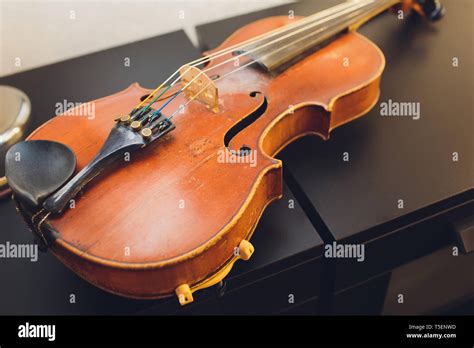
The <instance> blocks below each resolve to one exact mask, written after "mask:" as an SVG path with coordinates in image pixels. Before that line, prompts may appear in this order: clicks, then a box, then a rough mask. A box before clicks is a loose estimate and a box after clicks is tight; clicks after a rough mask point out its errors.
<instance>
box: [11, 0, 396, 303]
mask: <svg viewBox="0 0 474 348" xmlns="http://www.w3.org/2000/svg"><path fill="white" fill-rule="evenodd" d="M364 1H365V0H364ZM364 1H362V2H349V3H346V4H345V5H341V7H340V9H339V11H342V10H343V9H346V12H347V13H352V12H350V11H349V10H347V9H348V7H347V6H355V5H353V4H354V3H362V4H365V5H364V6H366V5H367V6H368V5H370V6H372V7H370V8H369V7H368V8H365V7H361V8H360V9H361V11H362V10H363V11H362V12H360V11H359V12H360V13H359V14H358V15H364V17H356V16H355V17H354V18H352V19H353V21H347V18H346V17H344V20H345V21H344V22H342V19H341V17H337V16H336V14H337V12H336V11H335V10H334V14H332V13H331V12H328V15H327V16H329V15H330V14H331V15H332V16H333V17H331V20H332V21H334V20H336V19H338V18H339V21H338V22H336V23H334V25H341V24H344V28H346V29H347V28H349V26H350V25H351V24H353V23H355V20H358V21H360V20H361V18H366V16H367V15H369V16H371V15H372V14H373V15H375V14H377V13H378V12H380V11H375V10H376V8H374V7H373V6H374V5H373V2H371V1H365V2H364ZM396 2H397V1H381V2H380V3H379V5H378V6H384V7H383V9H386V8H388V7H390V6H391V5H393V4H394V3H396ZM351 4H352V5H351ZM389 5H390V6H389ZM320 18H324V17H320ZM327 18H328V17H327ZM301 21H304V19H302V20H301ZM297 22H298V21H297V20H296V19H289V18H288V17H287V16H284V17H283V16H282V17H272V18H267V19H262V20H259V21H257V22H254V23H251V24H249V25H247V26H245V27H243V28H241V29H239V30H238V31H237V32H235V33H234V34H233V35H231V36H230V37H229V38H228V39H227V40H226V41H225V42H224V43H223V44H222V45H221V46H220V47H218V48H216V49H215V50H212V51H209V52H206V55H207V57H209V59H208V61H205V63H207V64H205V65H204V66H203V67H201V69H203V70H204V71H211V70H212V72H209V73H207V76H209V77H210V79H212V80H214V83H215V87H216V88H217V91H218V109H217V110H212V109H211V108H209V107H207V106H206V105H205V104H204V103H202V102H199V101H198V100H194V101H191V102H189V99H190V95H189V94H186V93H180V91H181V89H182V87H183V86H182V85H179V84H176V85H174V86H172V87H170V88H169V90H168V91H167V92H166V94H164V96H163V97H162V98H160V99H159V100H158V101H157V102H155V103H152V105H151V106H152V107H153V110H157V109H158V108H161V107H162V106H163V105H164V104H165V103H168V104H167V105H166V108H164V109H163V111H162V113H163V114H165V115H170V114H171V113H173V112H174V111H175V110H179V112H178V113H176V116H175V117H174V118H173V122H174V125H175V126H176V129H175V130H174V131H173V132H170V133H168V134H166V135H165V136H163V137H162V138H161V139H159V140H157V141H156V142H155V143H153V144H150V145H149V146H146V147H145V148H143V149H140V150H139V151H135V152H133V153H131V154H127V156H129V160H128V158H126V159H125V158H124V160H120V161H117V162H116V163H114V164H113V165H110V166H108V167H107V168H106V170H105V171H104V173H102V174H101V175H100V177H98V178H96V179H95V180H93V181H91V182H90V183H88V184H87V186H86V187H85V188H84V190H83V194H82V195H81V196H80V197H78V198H77V199H76V200H75V202H74V208H73V209H66V210H65V211H64V212H61V214H48V215H47V216H45V218H44V219H43V220H42V221H41V223H40V224H38V225H37V226H36V227H37V228H38V229H39V232H40V233H44V234H47V235H48V238H49V239H52V240H54V241H53V242H52V243H51V245H50V249H51V250H52V252H53V253H54V254H55V255H56V256H57V257H58V258H59V259H61V261H63V262H64V264H66V265H67V266H68V267H69V268H71V269H72V270H73V271H75V272H76V273H77V274H79V275H80V276H82V277H83V278H84V279H86V280H87V281H89V282H91V283H93V284H95V285H96V286H98V287H100V288H103V289H105V290H107V291H110V292H113V293H116V294H120V295H124V296H127V297H133V298H160V297H164V296H169V295H172V294H174V293H175V292H177V294H178V295H183V294H184V297H183V298H180V301H181V303H183V304H184V303H187V302H190V301H191V300H192V295H191V293H192V291H195V290H197V289H199V288H202V287H206V286H210V285H212V284H214V283H216V282H217V281H219V280H221V279H222V278H223V277H224V276H225V275H226V274H227V273H228V272H229V271H230V268H231V265H232V263H233V262H234V261H235V260H236V259H238V258H243V259H248V257H250V255H251V252H253V250H252V248H251V245H250V244H249V243H243V244H242V241H248V240H249V239H250V237H251V235H252V232H253V231H254V229H255V226H256V225H257V223H258V221H259V219H260V216H261V215H262V213H263V211H264V209H265V207H266V206H267V205H268V204H270V203H271V202H272V201H273V200H275V199H278V198H280V197H281V193H282V163H281V161H280V160H278V159H275V158H274V157H273V156H275V155H276V154H277V153H278V152H279V151H280V150H281V149H283V148H284V147H285V146H286V145H288V144H289V143H291V142H292V141H294V140H295V139H297V138H299V137H302V136H305V135H308V134H315V135H318V136H320V137H321V138H323V139H325V140H326V139H328V138H329V136H330V132H331V131H332V130H333V129H335V128H336V127H339V126H341V125H343V124H345V123H347V122H349V121H352V120H354V119H356V118H358V117H360V116H362V115H363V114H365V113H367V112H368V111H369V110H370V109H371V108H372V107H373V106H374V105H375V103H376V102H377V100H378V96H379V82H380V78H381V74H382V71H383V69H384V65H385V59H384V56H383V54H382V52H381V51H380V50H379V48H378V47H377V46H376V45H375V44H373V43H372V42H371V41H370V40H368V39H367V38H365V37H363V36H362V35H360V34H358V33H355V32H347V31H345V32H344V33H341V32H338V33H337V36H336V37H335V38H334V39H333V40H330V41H327V38H324V44H322V42H321V41H319V40H316V41H317V47H313V48H312V50H310V51H308V52H306V53H305V54H301V53H300V52H299V51H298V55H297V56H296V54H295V55H293V54H292V52H288V50H283V52H282V54H283V53H284V56H280V57H275V56H274V54H275V52H277V51H278V47H281V42H280V45H278V44H276V47H274V48H273V49H272V50H270V52H271V53H272V60H268V59H267V60H265V59H263V55H260V58H261V60H260V61H258V60H259V56H258V55H255V54H254V55H252V56H251V57H252V58H251V59H249V56H250V55H248V56H245V57H244V55H245V50H240V49H239V50H237V49H233V47H237V46H239V44H240V43H245V42H251V43H252V44H253V45H254V46H251V47H252V48H247V52H249V50H254V51H253V52H254V53H255V52H256V53H258V52H257V50H256V48H257V49H258V47H259V46H258V45H257V46H255V43H256V42H258V41H256V40H253V39H254V38H257V39H258V38H263V39H266V40H267V41H266V42H270V43H271V42H272V41H268V36H267V37H266V36H265V35H266V33H279V32H281V33H283V34H284V33H285V28H288V26H291V25H295V23H297ZM306 23H307V24H306V25H310V23H312V22H311V21H307V22H306ZM322 23H323V22H322ZM331 23H332V22H331ZM301 25H303V24H301ZM331 25H333V24H331ZM328 27H331V26H329V25H326V26H325V27H323V26H320V27H317V28H318V29H317V30H322V29H320V28H328ZM296 28H298V27H296ZM303 29H304V30H301V31H300V32H299V34H301V33H303V34H304V31H308V34H306V36H305V35H303V36H301V35H300V36H299V38H300V39H301V40H302V42H304V43H305V44H307V43H308V41H307V40H313V41H311V42H315V37H314V35H315V34H314V33H315V30H316V27H315V28H310V29H308V28H307V27H303ZM313 29H314V30H313ZM292 30H293V31H294V30H295V29H292ZM283 34H278V35H279V36H276V37H277V38H278V37H280V38H281V37H282V36H281V35H283ZM286 35H289V34H288V33H287V34H286ZM288 37H289V38H291V36H288ZM286 39H287V38H284V40H286ZM242 45H243V44H242ZM268 47H270V45H269V46H266V48H268ZM222 52H224V53H222ZM240 52H244V53H240ZM240 55H242V56H240ZM235 57H237V58H241V59H240V61H238V62H237V64H235ZM267 57H269V56H268V54H267ZM273 58H275V59H273ZM254 61H257V63H259V65H260V67H258V66H256V65H257V64H255V65H252V63H253V62H254ZM270 61H271V62H272V63H271V64H272V65H271V66H270V63H269V62H270ZM227 62H231V63H230V64H227ZM274 62H281V64H278V66H277V67H276V69H274ZM265 63H267V66H265ZM245 64H248V65H249V66H248V67H247V66H245V68H243V66H244V65H245ZM262 67H263V68H262ZM150 94H151V95H152V96H154V95H156V92H154V91H152V90H147V89H144V88H142V87H140V86H139V85H138V84H133V85H131V86H130V87H128V88H127V89H125V90H123V91H121V92H119V93H116V94H114V95H111V96H108V97H105V98H102V99H98V100H95V101H94V102H93V103H94V105H95V115H94V118H93V119H89V118H87V117H79V116H77V117H75V116H71V115H61V116H58V117H55V118H53V119H51V120H50V121H49V122H47V123H46V124H44V125H43V126H41V127H40V128H38V129H37V130H36V131H34V132H33V133H32V134H31V135H30V137H29V139H30V140H39V139H41V140H53V141H56V142H60V143H62V144H65V145H67V146H69V147H70V148H71V149H72V150H73V151H74V153H75V155H76V157H77V171H79V170H81V169H82V168H84V167H85V166H86V165H87V164H88V163H89V162H90V161H91V160H92V159H93V158H94V156H95V155H96V154H97V153H98V152H99V150H100V149H101V146H102V145H103V143H104V141H105V139H106V138H107V135H108V134H109V132H110V130H111V128H112V127H113V126H114V120H115V119H116V118H117V116H118V115H123V114H124V113H126V112H129V110H136V109H134V107H135V106H136V104H137V103H140V101H141V100H143V96H147V95H150ZM194 96H196V95H194ZM148 100H151V97H150V98H149V99H148ZM183 105H185V107H183ZM168 110H170V111H168ZM173 115H174V114H173ZM236 162H237V163H236ZM18 203H19V206H20V208H21V207H22V202H18ZM21 209H23V208H21ZM25 210H26V209H25ZM26 214H27V215H28V217H27V218H31V216H30V215H33V214H32V213H30V212H27V213H26ZM34 223H35V222H34ZM268 234H269V238H271V231H268ZM239 246H240V249H239ZM242 249H245V250H242ZM256 252H258V250H257V251H256ZM177 289H178V290H177Z"/></svg>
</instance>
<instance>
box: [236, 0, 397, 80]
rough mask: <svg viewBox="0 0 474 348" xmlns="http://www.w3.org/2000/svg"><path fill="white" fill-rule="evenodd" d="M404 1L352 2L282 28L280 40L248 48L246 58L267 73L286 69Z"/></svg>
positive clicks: (271, 39) (276, 39) (266, 41)
mask: <svg viewBox="0 0 474 348" xmlns="http://www.w3.org/2000/svg"><path fill="white" fill-rule="evenodd" d="M400 2H401V1H400V0H351V1H347V2H345V3H342V4H339V5H337V6H334V7H332V8H330V9H328V10H325V11H322V12H319V13H316V14H314V15H312V16H310V17H307V18H305V19H302V20H301V21H300V22H296V23H295V24H294V25H290V26H288V28H285V27H284V28H282V30H281V34H279V35H278V36H275V35H272V36H271V37H269V38H267V39H264V40H259V41H258V42H257V43H255V44H251V45H246V46H245V50H241V51H240V52H247V53H248V54H246V55H247V56H248V57H250V58H251V59H252V60H255V61H257V62H258V63H259V65H261V66H262V67H264V68H265V69H266V70H267V71H274V70H277V69H278V70H280V69H284V68H286V67H287V66H288V65H289V64H292V63H294V62H295V61H297V60H299V59H302V58H304V57H305V56H306V55H308V54H311V53H313V52H314V51H315V50H317V49H318V48H320V47H322V46H324V45H325V44H327V43H329V42H330V41H332V40H333V39H335V38H337V37H338V36H339V35H340V34H342V33H345V32H347V31H348V30H349V31H352V30H356V29H357V28H358V27H360V26H361V25H362V24H364V23H365V22H367V21H368V20H370V19H371V18H373V17H375V16H377V15H378V14H380V13H382V12H383V11H385V10H388V9H389V8H391V7H392V6H394V5H396V4H398V3H400Z"/></svg>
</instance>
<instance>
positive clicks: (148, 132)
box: [141, 128, 153, 139]
mask: <svg viewBox="0 0 474 348" xmlns="http://www.w3.org/2000/svg"><path fill="white" fill-rule="evenodd" d="M141 133H142V137H144V138H145V139H148V138H150V137H151V135H152V134H153V132H152V131H151V129H150V128H143V129H142V132H141Z"/></svg>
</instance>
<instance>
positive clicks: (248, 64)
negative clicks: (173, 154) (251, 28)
mask: <svg viewBox="0 0 474 348" xmlns="http://www.w3.org/2000/svg"><path fill="white" fill-rule="evenodd" d="M325 29H326V28H322V29H321V30H325ZM312 35H315V33H314V32H312V33H309V34H307V35H304V36H303V37H300V38H299V39H297V40H295V41H292V42H290V43H288V44H286V45H283V46H280V47H278V49H276V50H274V51H272V52H269V53H267V54H265V55H263V56H262V58H265V57H267V56H269V55H272V54H274V53H275V52H278V51H281V50H284V49H285V48H287V47H289V46H291V45H293V44H295V43H298V42H300V41H302V40H305V39H306V38H308V37H310V36H312ZM255 63H257V61H256V60H251V61H250V62H248V63H246V64H244V65H242V66H240V67H238V68H237V69H235V70H231V71H229V72H228V73H226V74H224V75H222V76H220V77H218V78H217V79H215V80H214V81H211V82H209V83H208V84H207V85H205V86H204V87H203V88H202V89H201V90H200V91H198V92H197V93H196V94H195V95H193V96H192V97H191V98H190V99H189V100H187V101H186V103H184V104H183V105H180V107H179V108H178V109H177V110H175V111H174V112H173V113H172V114H171V115H170V116H169V117H168V119H169V120H171V119H172V118H173V117H174V116H175V115H176V114H177V113H178V112H179V111H180V110H182V108H184V107H186V106H187V105H188V104H189V103H191V102H192V101H193V100H195V99H196V98H197V97H198V96H199V94H200V93H202V92H203V91H205V90H206V88H207V87H208V86H209V85H210V84H211V83H215V82H217V81H219V80H221V79H223V78H225V77H227V76H229V75H231V74H233V73H235V72H237V71H240V70H242V69H244V68H247V67H249V66H250V65H252V64H255ZM175 96H177V95H175ZM169 102H170V101H168V102H167V103H166V105H167V104H169ZM166 105H163V106H162V107H161V108H160V109H162V108H164V107H165V106H166ZM160 109H158V110H156V111H155V112H159V111H160Z"/></svg>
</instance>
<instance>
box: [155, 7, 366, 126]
mask: <svg viewBox="0 0 474 348" xmlns="http://www.w3.org/2000/svg"><path fill="white" fill-rule="evenodd" d="M359 14H360V9H359V11H358V12H352V13H350V14H349V16H348V17H347V18H346V17H345V18H342V19H339V22H341V21H342V23H344V21H346V20H347V19H348V18H350V17H354V16H357V15H359ZM336 18H337V17H336ZM326 29H327V27H322V28H320V29H318V30H317V31H312V32H311V33H309V34H307V35H304V36H303V37H301V38H299V39H297V40H296V41H292V42H291V43H289V44H286V45H284V46H282V47H279V48H278V49H276V50H273V51H272V52H270V53H268V54H265V55H264V56H262V58H264V57H267V56H269V55H271V54H274V53H275V52H278V51H281V50H283V49H285V48H287V47H288V46H290V45H294V44H295V43H298V42H300V41H302V40H304V39H307V38H308V37H310V36H314V35H316V34H318V33H319V32H321V31H324V30H326ZM305 30H307V28H304V29H303V30H299V32H301V31H305ZM290 36H292V34H287V35H285V36H284V37H281V38H278V39H276V40H273V41H272V42H269V43H267V44H265V45H263V46H259V47H257V48H256V49H253V50H250V51H247V52H245V53H243V54H240V55H239V56H237V57H234V58H230V59H228V60H226V61H224V62H222V63H219V64H217V65H215V66H213V67H211V68H209V69H205V70H203V71H202V72H201V73H206V72H208V71H210V70H212V69H215V68H217V67H219V66H222V65H224V64H227V63H229V62H231V61H236V60H237V59H239V58H240V57H242V56H245V55H248V54H250V53H251V52H253V51H255V50H258V49H261V48H264V47H266V46H268V45H270V44H274V43H275V42H277V41H281V40H283V39H285V38H287V37H290ZM257 62H258V60H253V61H251V62H250V63H247V64H245V65H244V66H243V67H239V68H238V69H235V70H232V71H230V72H229V73H227V74H225V75H224V76H221V77H219V78H217V79H215V80H214V81H213V82H217V81H218V80H220V79H222V78H223V77H225V76H229V75H230V74H232V73H234V72H236V71H240V70H241V69H242V68H245V67H247V66H250V65H252V64H254V63H257ZM197 77H198V76H196V78H197ZM175 82H176V81H175ZM213 82H212V81H211V82H209V83H207V84H206V85H205V86H204V87H203V88H202V89H201V90H199V91H198V92H197V93H196V94H195V95H194V96H193V97H192V99H191V100H190V101H192V100H195V99H196V98H197V97H198V96H199V95H200V94H201V93H202V92H204V91H205V90H206V88H207V87H208V86H210V85H211V84H212V83H213ZM191 83H192V80H191V81H190V82H188V83H187V84H186V85H185V86H184V87H182V88H181V90H179V91H178V92H177V93H176V94H174V95H173V97H172V98H171V99H169V100H168V101H167V102H166V103H165V104H163V105H162V106H161V107H160V108H158V109H157V110H156V111H154V112H153V113H152V114H151V115H150V120H152V119H154V118H156V117H157V116H158V115H159V113H160V112H161V111H162V110H163V109H164V108H165V107H166V106H167V105H168V104H170V103H171V102H172V101H173V100H174V99H175V98H176V97H178V95H179V94H180V93H181V92H182V91H184V90H185V89H186V88H187V87H188V86H189V85H190V84H191ZM190 101H188V102H186V103H185V104H184V106H186V105H188V104H189V102H190ZM179 110H180V109H178V110H177V111H179ZM177 111H175V112H174V113H173V114H172V115H173V116H174V115H175V114H176V112H177Z"/></svg>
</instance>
